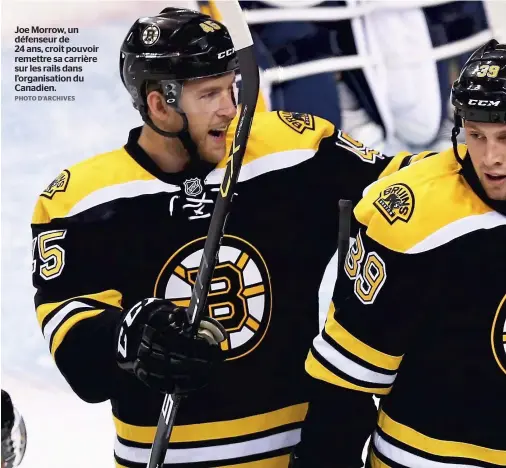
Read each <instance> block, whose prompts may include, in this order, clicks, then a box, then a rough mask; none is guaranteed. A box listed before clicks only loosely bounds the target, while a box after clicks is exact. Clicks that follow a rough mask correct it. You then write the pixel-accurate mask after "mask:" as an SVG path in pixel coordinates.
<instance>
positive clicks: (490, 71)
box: [451, 39, 506, 160]
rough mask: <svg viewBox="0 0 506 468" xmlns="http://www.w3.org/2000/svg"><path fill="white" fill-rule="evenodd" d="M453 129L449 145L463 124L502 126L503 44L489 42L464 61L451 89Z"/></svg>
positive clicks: (505, 113)
mask: <svg viewBox="0 0 506 468" xmlns="http://www.w3.org/2000/svg"><path fill="white" fill-rule="evenodd" d="M451 100H452V104H453V106H454V119H455V126H454V128H453V131H452V143H453V146H454V150H455V155H456V156H457V158H458V159H459V160H460V158H459V156H458V153H457V150H456V148H457V135H458V134H459V132H460V128H461V127H462V126H463V121H464V120H469V121H474V122H493V123H494V122H495V123H506V44H499V43H498V42H497V41H496V40H495V39H491V40H490V41H488V42H487V43H486V44H484V45H483V46H481V47H480V48H479V49H477V50H476V51H475V52H474V53H473V54H472V55H471V56H470V57H469V59H468V60H467V62H466V63H465V65H464V67H463V68H462V70H461V72H460V75H459V77H458V78H457V80H455V82H454V83H453V86H452V92H451Z"/></svg>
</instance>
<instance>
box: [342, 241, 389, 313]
mask: <svg viewBox="0 0 506 468" xmlns="http://www.w3.org/2000/svg"><path fill="white" fill-rule="evenodd" d="M364 257H365V260H364ZM344 271H345V272H346V274H347V275H348V278H350V279H351V280H354V286H353V291H354V292H355V295H356V296H357V297H358V299H359V300H360V302H362V304H366V305H367V304H372V303H373V302H374V300H375V299H376V296H377V295H378V293H379V292H380V290H381V288H382V287H383V285H384V284H385V281H386V279H387V272H386V267H385V262H383V260H382V259H381V257H380V256H379V255H378V254H377V253H376V252H369V253H368V254H367V255H366V252H365V249H364V243H363V241H362V236H361V234H360V232H359V233H358V235H357V240H356V242H355V243H354V244H353V245H352V246H351V247H350V250H349V251H348V254H347V255H346V259H345V261H344Z"/></svg>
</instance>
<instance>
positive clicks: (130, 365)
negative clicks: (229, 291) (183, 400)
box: [116, 298, 226, 394]
mask: <svg viewBox="0 0 506 468" xmlns="http://www.w3.org/2000/svg"><path fill="white" fill-rule="evenodd" d="M225 336H226V331H225V329H224V328H223V326H222V325H221V324H220V323H219V322H218V321H216V320H214V319H212V318H209V317H204V318H202V320H201V323H200V327H199V331H198V334H197V336H194V337H192V336H191V335H190V323H189V322H188V317H187V314H186V309H185V308H183V307H177V306H175V305H174V304H173V303H172V302H171V301H169V300H167V299H156V298H150V299H144V300H142V301H140V302H138V303H137V304H135V305H134V306H133V307H132V308H131V309H130V310H128V311H125V313H124V314H123V316H122V319H121V322H120V325H119V329H118V333H117V353H116V358H117V362H118V365H119V367H120V368H122V369H124V370H127V371H129V372H132V373H133V374H135V376H136V377H137V378H138V379H140V380H141V381H142V382H144V383H145V384H146V385H147V386H148V387H150V388H153V389H155V390H159V391H161V392H165V393H179V394H185V393H188V392H191V391H193V390H198V389H200V388H203V387H205V386H206V385H207V383H208V380H209V377H210V375H211V373H212V371H213V368H214V366H215V365H216V364H218V363H219V362H221V361H222V360H223V353H222V351H221V349H220V347H219V343H220V342H221V341H223V340H224V339H225Z"/></svg>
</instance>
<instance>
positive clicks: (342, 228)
mask: <svg viewBox="0 0 506 468" xmlns="http://www.w3.org/2000/svg"><path fill="white" fill-rule="evenodd" d="M352 208H353V205H352V203H351V200H339V233H338V237H337V277H338V278H339V274H340V273H341V271H342V269H343V268H344V260H345V258H346V254H347V253H348V249H349V247H350V229H351V212H352Z"/></svg>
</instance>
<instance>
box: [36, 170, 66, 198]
mask: <svg viewBox="0 0 506 468" xmlns="http://www.w3.org/2000/svg"><path fill="white" fill-rule="evenodd" d="M69 180H70V172H69V171H67V170H66V169H65V170H64V171H63V172H62V173H61V174H60V175H59V176H58V177H57V178H56V179H54V180H53V181H52V182H51V183H50V184H49V185H48V186H47V187H46V189H45V190H44V191H43V192H42V193H41V195H42V196H43V197H46V198H53V197H54V194H55V193H57V192H65V190H67V186H68V185H69Z"/></svg>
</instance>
